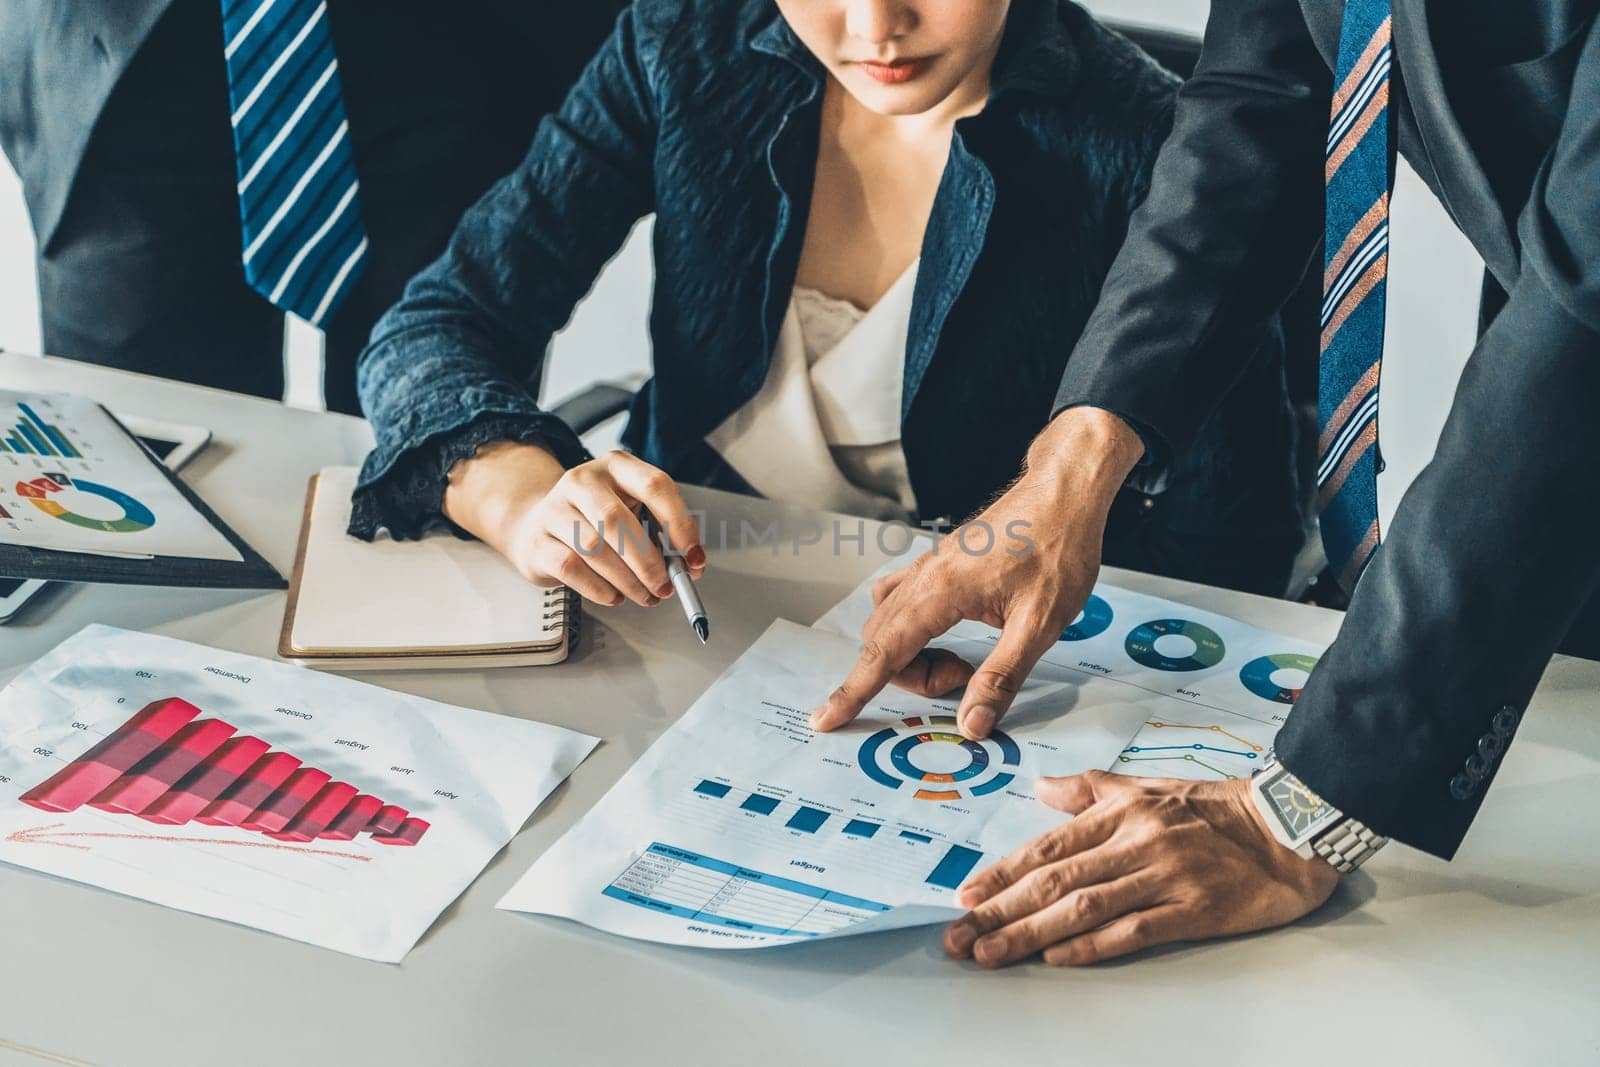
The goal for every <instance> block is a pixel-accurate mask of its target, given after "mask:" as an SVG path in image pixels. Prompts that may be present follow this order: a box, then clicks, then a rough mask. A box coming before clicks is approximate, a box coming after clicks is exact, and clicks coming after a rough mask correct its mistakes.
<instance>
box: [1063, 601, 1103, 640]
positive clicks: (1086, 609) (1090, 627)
mask: <svg viewBox="0 0 1600 1067" xmlns="http://www.w3.org/2000/svg"><path fill="white" fill-rule="evenodd" d="M1113 616H1114V613H1113V612H1112V610H1111V605H1110V604H1107V603H1106V602H1105V601H1104V600H1103V599H1101V598H1100V597H1097V596H1095V595H1094V594H1093V593H1090V594H1089V599H1088V600H1086V601H1085V602H1084V605H1083V610H1082V611H1080V612H1079V613H1078V617H1077V618H1076V619H1074V620H1073V622H1072V625H1071V626H1068V627H1067V628H1066V629H1065V630H1062V631H1061V637H1060V640H1062V641H1087V640H1088V639H1089V638H1091V637H1098V636H1099V635H1101V634H1103V633H1105V632H1106V630H1107V629H1108V628H1109V627H1110V626H1111V620H1112V618H1113Z"/></svg>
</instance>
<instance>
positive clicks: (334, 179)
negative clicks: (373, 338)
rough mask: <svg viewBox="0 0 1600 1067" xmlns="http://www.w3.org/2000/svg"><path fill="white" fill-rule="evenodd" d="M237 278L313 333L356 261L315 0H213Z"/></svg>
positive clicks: (341, 126) (342, 151)
mask: <svg viewBox="0 0 1600 1067" xmlns="http://www.w3.org/2000/svg"><path fill="white" fill-rule="evenodd" d="M222 28H223V40H224V42H225V48H226V56H227V61H228V94H229V98H230V100H231V101H232V111H233V145H234V157H235V160H236V162H237V165H238V174H239V215H240V222H241V223H242V226H243V230H244V276H245V278H246V280H248V281H249V283H250V285H251V286H252V287H253V288H254V289H256V290H257V291H258V292H260V293H261V295H263V296H265V297H266V298H267V299H268V300H270V301H271V302H272V303H273V304H275V305H276V306H278V307H280V308H282V309H283V310H285V311H287V312H290V313H291V314H294V315H297V316H299V317H300V318H302V319H305V320H306V321H307V322H309V323H311V324H312V325H314V326H321V325H322V324H323V323H324V322H326V321H327V319H328V317H329V316H330V315H332V314H333V312H334V311H335V310H336V309H337V308H338V306H339V302H340V301H341V300H342V299H343V298H344V296H345V295H346V294H347V293H348V292H349V291H350V288H351V286H353V285H354V284H355V281H356V278H357V277H358V276H359V275H360V273H361V268H362V266H363V265H364V263H365V261H366V255H367V234H366V228H365V226H364V225H363V224H362V221H361V198H360V191H359V190H360V187H359V184H358V183H357V181H356V166H355V157H354V155H353V154H352V152H351V149H350V124H349V121H348V120H347V119H346V117H345V111H344V100H343V97H342V96H341V93H340V88H339V63H338V60H337V59H335V58H334V54H333V35H332V33H331V32H330V31H329V28H328V8H327V4H326V3H325V2H324V0H222Z"/></svg>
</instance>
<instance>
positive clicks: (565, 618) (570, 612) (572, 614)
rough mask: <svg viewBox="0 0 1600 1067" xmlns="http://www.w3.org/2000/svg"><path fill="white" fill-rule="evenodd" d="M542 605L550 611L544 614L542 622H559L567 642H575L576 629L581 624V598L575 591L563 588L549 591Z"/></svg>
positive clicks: (576, 636) (576, 637)
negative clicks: (564, 630)
mask: <svg viewBox="0 0 1600 1067" xmlns="http://www.w3.org/2000/svg"><path fill="white" fill-rule="evenodd" d="M544 603H545V607H546V608H549V609H551V610H548V611H546V612H545V613H544V620H545V621H546V622H551V621H556V622H560V623H561V624H562V625H563V626H564V627H565V628H566V631H567V640H568V641H576V640H577V639H578V628H579V626H580V625H581V624H582V622H583V597H581V596H579V595H578V593H577V591H576V590H573V589H568V588H566V587H565V586H563V587H561V588H559V589H551V590H549V591H548V592H547V593H546V594H545V602H544Z"/></svg>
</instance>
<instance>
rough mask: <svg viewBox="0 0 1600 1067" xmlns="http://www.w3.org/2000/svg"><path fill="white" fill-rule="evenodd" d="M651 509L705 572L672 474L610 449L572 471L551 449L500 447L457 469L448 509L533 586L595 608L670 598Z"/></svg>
mask: <svg viewBox="0 0 1600 1067" xmlns="http://www.w3.org/2000/svg"><path fill="white" fill-rule="evenodd" d="M642 508H648V509H649V510H650V513H651V514H652V515H654V516H655V517H656V518H657V519H658V520H659V521H660V522H661V523H662V524H663V525H664V526H665V527H666V533H667V537H668V539H669V540H670V541H671V543H672V545H673V546H674V548H675V549H676V550H677V551H678V552H679V553H680V554H682V555H683V557H684V562H685V563H687V564H688V567H689V573H690V574H691V575H692V576H694V577H695V578H699V577H700V576H701V575H702V574H703V573H705V567H706V552H705V548H704V547H703V546H702V545H701V543H700V526H699V523H697V522H696V521H695V519H694V516H693V515H691V514H690V513H689V505H688V504H686V503H685V502H684V499H683V495H682V494H681V493H679V492H678V487H677V485H675V484H674V483H673V481H672V479H671V478H670V477H668V476H667V475H666V473H665V472H663V471H661V470H660V469H659V468H656V467H652V466H651V465H650V464H648V463H646V462H645V461H644V460H642V459H639V458H638V457H637V456H633V455H630V454H628V453H626V452H608V453H606V454H605V455H603V456H601V457H599V458H598V459H594V460H590V461H589V462H588V463H584V464H581V465H580V466H577V467H574V468H572V469H571V470H566V469H564V468H563V467H562V466H561V464H560V463H559V462H558V461H557V460H556V458H555V457H554V456H553V455H551V454H550V453H549V452H548V451H546V450H545V449H543V448H541V447H539V446H538V445H533V444H516V443H514V442H510V441H503V442H499V443H496V444H492V445H487V446H485V447H484V448H482V449H479V451H478V454H477V455H475V456H473V457H472V458H471V459H466V460H462V461H461V462H460V463H457V464H456V465H455V467H454V468H452V469H451V471H450V484H449V486H448V487H447V488H446V490H445V495H444V513H445V515H446V516H447V517H448V518H449V519H450V520H451V521H452V522H454V523H455V524H456V525H458V526H460V527H461V528H462V529H464V530H466V531H467V532H468V533H471V534H473V535H474V536H475V537H477V538H478V539H480V540H482V541H484V542H485V543H487V544H488V545H490V546H491V547H493V548H494V549H495V550H497V551H498V552H499V553H500V554H501V555H503V556H505V557H506V559H508V560H510V561H511V563H512V564H513V565H514V566H515V567H516V568H517V570H518V571H519V572H520V573H521V574H522V575H523V577H525V578H527V579H528V580H529V581H530V582H533V583H534V584H535V585H543V586H553V585H565V586H567V587H569V588H571V589H575V590H577V591H578V593H579V594H581V595H582V596H583V597H585V598H586V599H588V600H590V601H593V602H594V603H596V604H606V605H612V606H615V605H617V604H621V603H622V602H623V600H624V599H627V600H631V601H633V602H634V603H635V604H642V605H644V606H646V607H650V606H653V605H655V604H659V603H660V602H661V601H662V600H663V599H664V598H666V597H669V596H671V595H672V581H671V579H670V578H669V577H668V576H667V564H666V560H665V559H664V558H663V557H662V554H661V550H660V549H659V548H657V547H656V545H655V544H654V543H653V542H652V541H651V539H650V538H649V537H648V536H646V534H645V530H644V527H643V525H642V524H641V522H640V518H639V513H640V511H641V509H642Z"/></svg>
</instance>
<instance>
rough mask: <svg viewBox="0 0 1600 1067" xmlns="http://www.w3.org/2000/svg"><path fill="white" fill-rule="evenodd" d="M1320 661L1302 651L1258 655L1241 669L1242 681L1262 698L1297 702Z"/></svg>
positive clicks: (1283, 702) (1278, 701)
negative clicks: (1303, 653) (1303, 654)
mask: <svg viewBox="0 0 1600 1067" xmlns="http://www.w3.org/2000/svg"><path fill="white" fill-rule="evenodd" d="M1316 665H1317V661H1316V659H1314V658H1313V657H1311V656H1302V655H1301V654H1300V653H1298V652H1278V653H1275V654H1273V655H1271V656H1258V657H1256V658H1255V659H1253V660H1251V661H1250V662H1249V663H1246V664H1245V665H1244V666H1243V667H1241V668H1240V669H1239V681H1240V682H1242V683H1244V687H1245V688H1246V689H1248V690H1250V692H1252V693H1254V694H1255V695H1256V696H1258V697H1260V698H1261V699H1262V700H1271V701H1274V702H1276V703H1279V704H1293V703H1294V702H1295V701H1296V700H1299V699H1300V690H1301V689H1302V688H1303V687H1304V686H1305V684H1306V678H1307V676H1309V675H1310V674H1311V670H1312V668H1313V667H1315V666H1316Z"/></svg>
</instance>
